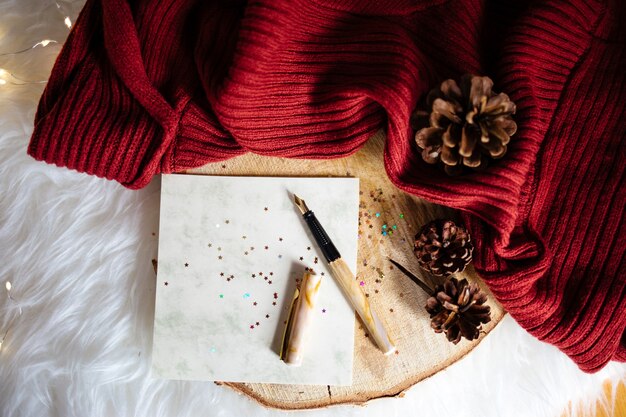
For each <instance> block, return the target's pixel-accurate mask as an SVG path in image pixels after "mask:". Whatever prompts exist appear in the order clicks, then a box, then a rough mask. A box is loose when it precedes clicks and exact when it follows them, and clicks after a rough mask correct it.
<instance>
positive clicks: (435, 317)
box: [426, 278, 491, 345]
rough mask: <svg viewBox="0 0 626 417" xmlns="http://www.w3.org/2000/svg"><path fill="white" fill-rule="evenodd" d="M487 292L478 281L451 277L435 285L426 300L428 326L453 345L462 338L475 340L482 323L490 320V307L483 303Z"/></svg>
mask: <svg viewBox="0 0 626 417" xmlns="http://www.w3.org/2000/svg"><path fill="white" fill-rule="evenodd" d="M486 301H487V295H486V294H485V293H484V292H482V291H480V288H479V287H478V285H477V284H475V283H472V284H469V283H468V282H467V280H466V279H462V280H461V281H459V280H457V279H456V278H450V279H448V280H447V281H446V282H444V284H443V285H438V286H437V287H436V288H435V291H434V294H433V296H432V297H430V298H429V299H428V301H426V311H428V313H429V314H430V325H431V327H432V328H433V329H434V330H435V332H437V333H442V332H445V334H446V337H447V338H448V340H449V341H450V342H452V343H454V344H455V345H456V344H457V343H459V341H460V340H461V337H465V338H466V339H467V340H474V339H477V338H478V336H479V335H480V331H481V330H482V324H483V323H489V322H490V321H491V308H490V307H489V306H488V305H485V302H486Z"/></svg>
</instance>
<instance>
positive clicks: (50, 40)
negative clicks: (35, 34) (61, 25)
mask: <svg viewBox="0 0 626 417" xmlns="http://www.w3.org/2000/svg"><path fill="white" fill-rule="evenodd" d="M51 43H57V41H55V40H52V39H44V40H43V41H41V42H37V43H36V44H35V46H37V45H41V46H43V47H44V48H45V47H46V46H48V45H49V44H51Z"/></svg>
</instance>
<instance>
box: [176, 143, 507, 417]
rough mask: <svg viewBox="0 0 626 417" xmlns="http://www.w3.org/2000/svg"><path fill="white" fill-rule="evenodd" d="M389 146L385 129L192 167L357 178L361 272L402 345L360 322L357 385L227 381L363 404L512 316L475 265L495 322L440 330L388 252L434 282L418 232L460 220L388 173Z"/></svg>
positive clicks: (274, 396) (289, 399) (440, 365)
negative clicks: (331, 155)
mask: <svg viewBox="0 0 626 417" xmlns="http://www.w3.org/2000/svg"><path fill="white" fill-rule="evenodd" d="M383 148H384V135H383V134H382V133H378V134H377V135H375V136H374V137H373V138H372V139H370V140H369V141H368V142H367V143H366V144H365V145H364V147H363V148H362V149H360V150H359V151H358V152H356V153H355V154H353V155H351V156H349V157H346V158H341V159H333V160H295V159H284V158H275V157H265V156H260V155H255V154H246V155H242V156H239V157H236V158H233V159H230V160H228V161H225V162H219V163H213V164H209V165H206V166H204V167H202V168H198V169H194V170H190V171H188V172H187V173H191V174H203V175H233V176H288V177H326V176H332V177H345V176H348V177H358V178H359V179H360V193H361V196H360V210H359V212H360V213H359V220H360V221H359V224H360V226H359V248H358V249H359V254H358V269H357V271H356V273H357V276H358V277H359V279H360V280H363V281H364V282H365V286H364V289H365V290H366V292H367V295H368V297H369V300H370V302H371V304H372V306H373V308H374V309H375V310H376V311H378V312H379V315H380V316H381V318H382V319H383V321H384V322H386V324H387V328H388V330H389V332H390V334H391V336H392V338H393V339H394V340H395V342H396V346H397V351H396V352H395V354H392V355H389V356H384V355H383V354H382V353H381V352H380V350H378V349H377V348H376V346H374V344H373V343H372V341H371V340H370V339H371V337H369V335H368V334H367V333H366V331H365V330H364V329H363V327H362V325H361V323H360V322H359V321H358V320H356V321H355V326H356V327H357V328H356V332H355V333H356V337H355V341H354V356H355V357H354V370H353V371H354V376H353V383H352V385H351V386H345V387H335V386H305V385H280V384H258V383H254V384H251V383H224V384H225V385H227V386H228V387H231V388H232V389H235V390H237V391H239V392H241V393H244V394H246V395H248V396H250V397H252V398H253V399H255V400H257V401H258V402H260V403H261V404H263V405H265V406H270V407H274V408H280V409H308V408H317V407H325V406H329V405H332V404H343V403H352V404H361V403H364V402H366V401H368V400H370V399H374V398H380V397H388V396H397V395H402V392H403V391H404V390H406V389H408V388H410V387H411V386H412V385H414V384H415V383H417V382H419V381H421V380H422V379H424V378H427V377H428V376H431V375H433V374H434V373H436V372H438V371H440V370H442V369H444V368H445V367H447V366H449V365H450V364H452V363H454V362H455V361H457V360H459V359H460V358H461V357H463V356H464V355H466V354H467V353H468V352H470V351H471V350H472V349H473V348H474V347H476V345H477V344H478V343H480V340H482V338H483V337H484V336H485V335H486V334H487V333H488V332H489V331H491V330H492V329H493V328H494V327H495V326H496V325H497V324H498V322H499V321H500V320H501V319H502V317H503V315H504V314H505V312H504V311H503V309H502V307H501V306H500V305H499V304H497V303H496V302H495V301H494V300H493V297H492V296H491V294H490V293H489V290H488V289H487V288H486V287H485V286H484V284H483V283H482V282H481V280H480V278H479V277H478V275H477V274H476V273H475V272H474V271H473V269H472V268H471V267H468V269H467V270H466V271H465V273H464V274H465V275H466V276H467V277H468V278H469V279H470V280H473V281H478V282H480V284H481V286H482V287H483V289H484V290H485V291H487V293H488V294H489V295H490V301H489V304H490V305H491V308H492V321H491V323H489V324H488V325H486V326H484V333H483V334H482V335H481V338H480V339H479V340H477V341H473V342H468V341H466V340H463V341H461V342H460V343H459V344H458V345H453V344H451V343H449V342H448V341H447V340H446V338H445V336H444V335H443V334H436V333H434V332H433V330H432V329H431V327H430V319H429V317H428V314H427V313H426V311H425V310H424V305H425V303H426V299H427V295H426V294H425V293H424V292H423V291H422V290H421V289H420V288H418V287H417V286H416V285H415V284H414V283H413V282H412V281H410V280H409V279H408V278H406V277H405V276H404V275H403V274H402V273H401V272H400V271H398V270H397V269H396V268H394V267H393V265H391V264H390V263H389V261H388V257H391V258H393V259H395V260H396V261H398V262H400V263H401V264H403V265H404V266H406V267H407V268H409V269H410V270H412V271H413V272H414V273H416V274H417V275H419V276H421V277H423V278H424V279H425V280H427V281H428V280H430V282H431V284H433V283H434V281H433V280H432V278H431V277H429V276H426V274H425V273H422V272H420V270H419V267H418V265H417V260H416V259H415V256H414V255H413V251H412V249H413V240H414V235H415V233H416V231H417V230H418V229H419V227H420V226H421V225H422V224H424V223H426V222H427V221H430V220H432V219H435V218H440V217H452V218H454V217H455V213H454V212H453V211H452V210H450V209H447V208H444V207H441V206H437V205H434V204H431V203H428V202H426V201H424V200H422V199H419V198H417V197H414V196H412V195H409V194H406V193H404V192H402V191H401V190H399V189H397V188H396V187H395V186H394V185H393V184H392V183H391V182H390V181H389V180H388V178H387V175H386V173H385V169H384V166H383ZM308 200H310V203H311V204H312V205H314V201H315V196H307V201H308ZM320 220H321V221H323V219H320ZM333 232H335V231H333ZM331 235H332V233H331ZM331 237H332V236H331ZM277 360H278V357H277Z"/></svg>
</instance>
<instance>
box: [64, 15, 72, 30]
mask: <svg viewBox="0 0 626 417" xmlns="http://www.w3.org/2000/svg"><path fill="white" fill-rule="evenodd" d="M64 22H65V26H67V28H68V29H71V28H72V20H71V19H70V17H69V16H65V20H64Z"/></svg>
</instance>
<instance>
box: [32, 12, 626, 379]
mask: <svg viewBox="0 0 626 417" xmlns="http://www.w3.org/2000/svg"><path fill="white" fill-rule="evenodd" d="M205 3H210V4H205ZM510 3H511V2H509V1H508V0H491V1H487V2H483V3H480V4H479V3H477V2H474V1H471V0H459V1H436V0H431V1H424V2H414V1H408V0H367V1H356V0H343V1H342V0H318V1H311V0H306V1H305V0H289V1H287V0H262V1H253V2H249V3H247V4H245V3H243V2H239V3H238V2H233V1H213V2H194V1H191V0H163V1H148V0H144V1H134V2H132V6H131V5H130V4H129V3H128V2H126V1H124V0H106V1H104V0H101V1H99V0H88V1H87V4H86V5H85V8H84V10H83V12H82V13H81V16H80V17H79V19H78V21H77V22H76V25H75V27H74V28H73V30H72V33H71V34H70V37H69V38H68V40H67V42H66V44H65V46H64V48H63V51H62V52H61V55H60V56H59V58H58V61H57V63H56V65H55V67H54V70H53V72H52V75H51V78H50V82H49V84H48V86H47V88H46V91H45V92H44V95H43V97H42V99H41V103H40V105H39V108H38V112H37V116H36V121H35V123H36V125H35V131H34V134H33V137H32V140H31V143H30V147H29V153H30V154H31V155H32V156H34V157H35V158H37V159H40V160H45V161H47V162H51V163H55V164H57V165H60V166H66V167H69V168H72V169H75V170H78V171H81V172H87V173H90V174H95V175H98V176H102V177H106V178H110V179H115V180H117V181H119V182H121V183H122V184H124V185H126V186H128V187H131V188H139V187H143V186H145V185H146V184H147V183H148V182H149V181H150V179H151V178H152V176H154V175H155V174H157V173H159V172H173V171H181V170H184V169H188V168H192V167H196V166H200V165H203V164H205V163H208V162H213V161H218V160H222V159H226V158H230V157H232V156H235V155H239V154H241V153H244V152H249V151H252V152H256V153H259V154H263V155H273V156H284V157H304V158H334V157H340V156H345V155H348V154H350V153H352V152H355V151H356V150H358V149H359V147H360V146H361V145H362V144H363V143H364V142H365V141H366V140H367V139H368V138H369V137H370V136H371V135H372V134H373V133H375V132H376V131H377V130H379V129H380V128H385V129H386V132H387V147H386V150H385V166H386V169H387V173H388V175H389V177H390V178H391V180H392V181H393V182H394V183H395V184H396V185H397V186H398V187H400V188H401V189H403V190H405V191H408V192H410V193H413V194H416V195H418V196H420V197H424V198H427V199H429V200H431V201H433V202H436V203H439V204H445V205H447V206H451V207H455V208H458V209H460V210H461V211H462V213H463V217H464V220H465V223H466V225H467V227H468V229H469V230H470V232H471V233H472V236H473V237H474V240H475V242H476V250H475V266H476V268H477V270H478V271H479V272H480V273H481V275H482V276H483V277H484V278H485V280H486V281H487V283H488V284H489V286H490V287H491V289H492V291H493V293H494V294H495V296H496V297H497V298H498V300H499V301H500V302H501V303H502V304H503V306H504V307H505V308H506V309H507V310H508V311H509V312H510V313H511V314H512V315H513V317H515V318H516V320H517V321H518V322H519V323H520V324H521V325H522V326H523V327H525V328H526V329H527V330H528V331H529V332H531V333H532V334H534V335H535V336H537V337H538V338H540V339H542V340H545V341H547V342H549V343H552V344H554V345H556V346H558V347H559V348H560V349H561V350H563V351H564V352H565V353H567V354H568V355H569V356H570V357H571V358H572V359H573V360H574V361H575V362H576V363H577V364H578V365H579V366H580V367H581V369H583V370H585V371H596V370H598V369H600V368H601V367H602V366H603V365H604V364H606V363H607V362H608V361H609V360H611V359H615V360H621V361H626V335H625V333H624V331H625V328H626V308H625V307H624V306H625V305H626V288H625V286H626V279H625V278H623V277H624V276H626V275H624V271H625V269H626V261H625V259H626V257H625V248H626V237H625V236H626V234H625V233H624V232H623V229H624V227H625V226H626V225H625V224H624V206H625V203H626V187H624V186H623V184H624V170H625V167H626V143H625V137H626V128H625V126H626V124H625V122H624V120H626V110H625V106H624V103H626V71H625V69H626V53H625V52H624V51H625V50H626V48H625V47H626V31H625V30H624V28H623V27H622V26H623V25H622V22H624V21H626V7H625V6H624V2H621V1H617V0H615V1H609V2H608V3H602V2H596V1H593V0H546V1H541V2H532V1H526V2H524V1H522V2H515V5H514V6H512V5H510ZM465 72H472V73H475V74H479V75H489V76H491V77H492V78H493V79H494V80H495V81H496V90H497V91H504V92H506V93H507V94H509V95H510V97H511V99H512V100H513V101H514V102H515V103H516V104H517V114H516V121H517V124H518V126H519V131H518V133H517V134H516V135H515V136H514V138H513V140H512V141H511V143H510V145H509V150H508V153H507V155H506V157H505V158H504V159H502V160H500V161H498V162H496V163H494V164H493V165H492V166H490V167H489V169H488V170H486V171H483V172H476V173H471V174H469V175H466V176H462V177H452V178H450V177H447V176H445V174H442V173H441V171H439V170H438V169H437V168H436V167H433V166H431V165H427V164H425V163H424V162H423V161H422V160H421V158H420V155H419V152H418V151H417V149H416V146H415V144H414V142H413V139H412V132H411V131H410V127H409V116H410V114H411V111H412V110H413V109H414V108H415V106H416V103H417V101H418V99H419V98H420V97H422V96H423V94H424V93H426V92H427V91H428V90H429V89H431V88H432V87H433V86H434V85H436V84H437V83H438V82H440V81H441V80H443V79H445V78H449V77H458V76H459V75H460V74H462V73H465Z"/></svg>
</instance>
